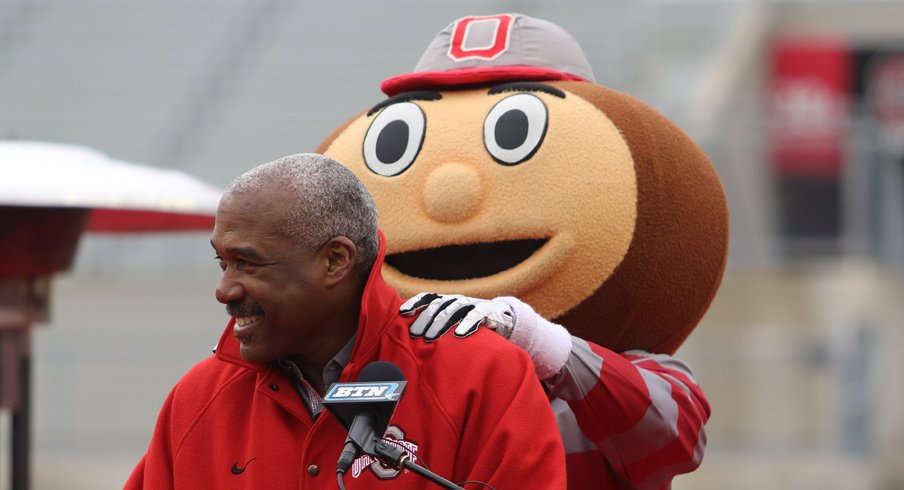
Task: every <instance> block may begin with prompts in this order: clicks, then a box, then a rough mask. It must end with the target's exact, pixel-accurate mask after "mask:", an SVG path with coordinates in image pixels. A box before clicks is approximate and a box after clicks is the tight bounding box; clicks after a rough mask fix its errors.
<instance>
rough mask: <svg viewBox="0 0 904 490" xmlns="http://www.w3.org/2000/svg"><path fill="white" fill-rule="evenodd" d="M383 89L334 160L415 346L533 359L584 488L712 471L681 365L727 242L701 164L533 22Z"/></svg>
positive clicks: (511, 26)
mask: <svg viewBox="0 0 904 490" xmlns="http://www.w3.org/2000/svg"><path fill="white" fill-rule="evenodd" d="M381 88H382V90H383V92H384V93H386V94H387V95H388V98H387V99H386V100H383V101H382V102H379V103H378V104H376V105H375V106H374V107H372V108H371V109H369V110H365V111H363V112H362V113H360V114H358V115H357V116H354V117H352V118H351V119H350V120H349V121H347V122H346V123H345V124H344V125H342V126H341V127H339V128H338V129H336V130H335V131H334V132H333V134H332V135H330V136H329V137H328V138H327V139H326V140H325V141H324V142H323V143H322V144H321V145H320V147H319V148H318V151H319V152H321V153H324V154H326V155H328V156H330V157H332V158H335V159H336V160H338V161H340V162H343V163H345V164H346V165H347V166H349V167H350V168H351V169H352V170H353V171H354V172H355V173H356V174H357V175H358V176H359V177H360V178H361V180H362V181H363V182H364V183H365V184H366V185H367V187H368V188H369V189H370V191H371V192H372V193H373V195H374V198H375V200H376V202H377V206H378V208H379V211H380V219H381V228H382V229H383V231H384V233H385V234H386V236H387V242H388V244H387V258H386V265H385V269H384V275H385V277H386V279H387V280H388V281H389V283H390V284H392V285H393V286H394V287H395V288H397V289H398V290H399V292H400V293H401V294H402V295H403V296H413V297H412V298H411V299H410V300H409V301H407V302H406V303H405V304H404V305H403V311H402V312H403V313H404V314H409V315H414V314H418V315H419V317H418V319H417V320H416V321H415V322H414V323H413V324H412V327H411V333H412V335H414V336H423V337H425V339H426V340H427V341H433V340H436V339H437V338H438V337H439V336H440V335H443V333H445V332H446V331H447V330H453V331H454V334H455V336H458V337H465V336H467V335H469V334H470V333H473V332H474V331H475V330H476V329H477V328H478V327H479V326H483V327H484V328H489V329H491V330H494V331H495V332H496V333H498V334H500V335H503V336H505V337H506V338H508V339H509V340H511V341H512V342H514V343H516V344H517V345H519V346H520V347H521V348H523V349H524V350H526V351H527V352H528V353H529V354H530V355H531V357H532V358H533V359H534V363H535V367H536V371H537V376H538V378H539V379H540V380H541V381H542V382H543V384H544V386H545V387H546V389H547V390H548V392H549V395H550V400H551V403H552V408H553V411H554V412H555V413H556V416H557V420H558V423H559V426H560V430H561V434H562V438H563V441H564V443H565V448H566V453H567V454H566V456H567V461H568V478H569V488H574V489H579V488H580V489H586V488H668V487H669V486H670V484H671V481H672V479H673V478H674V476H675V475H677V474H680V473H685V472H689V471H692V470H693V469H695V468H696V467H697V466H698V465H699V464H700V461H701V459H702V457H703V449H704V446H705V439H706V438H705V433H704V430H703V426H704V423H705V422H706V420H707V418H708V417H709V405H708V403H707V401H706V398H705V396H704V395H703V392H702V391H701V389H700V387H699V386H698V385H697V383H696V381H695V380H694V378H693V375H692V373H691V371H690V369H688V367H687V366H686V365H685V364H684V363H682V362H681V361H679V360H677V359H676V358H674V357H672V355H673V354H674V352H675V351H676V349H678V347H679V346H680V345H681V343H682V342H683V341H684V340H685V339H686V338H687V336H688V335H689V334H690V333H691V332H692V330H693V329H694V328H695V326H696V325H697V323H698V322H699V320H700V318H701V317H702V316H703V314H704V312H705V311H706V309H707V308H708V307H709V305H710V303H711V301H712V299H713V297H714V295H715V293H716V290H717V289H718V287H719V283H720V281H721V278H722V273H723V271H724V268H725V261H726V257H727V246H728V211H727V206H726V200H725V196H724V193H723V190H722V186H721V184H720V181H719V178H718V176H717V175H716V172H715V170H714V169H713V167H712V165H711V164H710V162H709V160H708V158H707V157H706V155H705V154H704V153H703V151H702V150H701V149H700V148H699V147H698V146H697V145H696V144H695V143H694V142H693V141H691V139H690V138H689V137H688V136H687V135H686V134H685V133H684V132H683V131H682V130H681V129H679V128H678V127H677V126H675V125H674V124H673V123H671V122H670V121H669V120H668V119H666V118H665V117H664V116H662V115H661V114H659V113H658V112H656V111H655V110H653V109H652V108H650V107H649V106H648V105H646V104H644V103H642V102H640V101H638V100H637V99H634V98H632V97H631V96H628V95H626V94H624V93H621V92H619V91H616V90H612V89H609V88H606V87H603V86H600V85H598V84H596V83H595V81H594V76H593V72H592V70H591V68H590V66H589V63H588V61H587V59H586V57H585V56H584V53H583V52H582V50H581V48H580V47H579V45H578V44H577V42H576V41H575V40H574V39H573V38H572V37H571V36H570V35H569V34H568V33H567V32H566V31H565V30H563V29H562V28H561V27H559V26H557V25H555V24H552V23H550V22H547V21H544V20H541V19H536V18H532V17H529V16H526V15H521V14H501V15H492V16H480V17H464V18H461V19H458V20H456V21H455V22H453V23H451V24H450V25H449V26H447V27H446V28H445V29H444V30H443V31H441V32H440V33H439V34H438V35H437V37H436V38H435V39H434V40H433V42H432V43H431V44H430V45H429V46H428V48H427V50H426V52H425V53H424V54H423V56H422V57H421V59H420V61H419V62H418V64H417V66H416V67H415V70H414V71H413V72H412V73H407V74H402V75H399V76H395V77H392V78H389V79H387V80H386V81H384V82H383V84H382V86H381ZM424 291H427V293H424ZM451 293H457V294H451ZM481 298H493V299H481ZM516 298H518V299H516ZM462 341H463V342H466V341H467V340H462ZM474 355H481V354H480V353H479V352H475V354H474ZM449 376H455V373H449ZM525 450H528V448H525Z"/></svg>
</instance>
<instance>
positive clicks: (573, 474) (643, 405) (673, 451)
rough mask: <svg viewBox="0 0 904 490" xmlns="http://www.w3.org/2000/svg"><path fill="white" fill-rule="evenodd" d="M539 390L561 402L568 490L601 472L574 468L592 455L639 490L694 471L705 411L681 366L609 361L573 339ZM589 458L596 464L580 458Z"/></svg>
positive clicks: (652, 359)
mask: <svg viewBox="0 0 904 490" xmlns="http://www.w3.org/2000/svg"><path fill="white" fill-rule="evenodd" d="M545 383H546V386H547V388H548V389H549V390H550V393H551V395H553V396H554V397H556V398H558V399H560V400H561V401H559V400H554V401H553V407H554V410H555V411H556V412H557V417H558V422H559V426H560V431H561V433H562V438H563V442H564V443H565V449H566V455H574V456H575V458H570V459H569V466H570V468H569V487H570V488H582V487H580V486H572V485H571V483H572V480H573V479H575V478H579V479H583V478H584V477H589V475H591V474H593V473H599V472H600V470H599V468H597V469H596V470H595V471H593V470H591V469H590V468H588V471H586V472H585V471H582V470H581V469H580V468H578V467H577V466H580V464H581V463H580V462H581V461H584V462H585V463H587V466H591V464H590V463H591V462H592V461H594V460H598V459H599V455H601V456H602V458H603V459H604V460H605V461H606V463H607V465H608V466H609V468H608V469H607V471H605V473H606V474H609V475H611V476H612V477H614V478H617V479H618V480H620V481H621V483H623V484H626V485H629V486H630V487H633V488H638V489H647V488H649V489H661V488H669V487H670V485H671V481H672V479H673V478H674V477H675V476H676V475H679V474H681V473H687V472H690V471H693V470H694V469H695V468H697V467H698V466H699V465H700V462H701V460H702V458H703V449H704V447H705V445H706V434H705V431H704V427H703V426H704V424H705V423H706V421H707V419H708V418H709V415H710V408H709V403H708V402H707V401H706V398H705V396H704V395H703V392H702V390H701V389H700V387H699V386H698V385H697V382H696V381H695V379H694V377H693V374H692V373H691V370H690V369H689V368H688V366H687V365H686V364H684V363H683V362H681V361H680V360H678V359H675V358H674V357H671V356H668V355H665V354H651V353H648V352H643V351H628V352H624V353H616V352H613V351H611V350H609V349H606V348H604V347H600V346H598V345H596V344H593V343H590V342H587V341H585V340H582V339H579V338H577V337H572V349H571V353H570V355H569V358H568V360H567V362H566V363H565V366H564V367H563V368H562V370H561V371H559V373H558V374H557V375H556V376H554V377H552V378H550V379H548V380H546V381H545ZM563 401H564V403H563ZM592 452H595V453H597V456H590V457H589V459H588V457H587V456H579V455H587V454H590V453H592ZM573 462H577V464H575V465H572V463H573ZM572 466H574V467H572ZM574 483H577V482H574ZM587 483H590V482H589V481H588V482H587ZM598 483H599V480H597V484H598Z"/></svg>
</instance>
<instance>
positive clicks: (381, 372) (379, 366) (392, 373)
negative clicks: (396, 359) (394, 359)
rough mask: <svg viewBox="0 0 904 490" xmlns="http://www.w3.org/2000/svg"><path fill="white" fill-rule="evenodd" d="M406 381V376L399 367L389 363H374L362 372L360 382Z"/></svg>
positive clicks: (359, 377)
mask: <svg viewBox="0 0 904 490" xmlns="http://www.w3.org/2000/svg"><path fill="white" fill-rule="evenodd" d="M371 381H405V375H404V374H402V370H401V369H399V367H398V366H396V365H395V364H393V363H391V362H389V361H374V362H372V363H370V364H368V365H366V366H364V369H362V370H361V374H359V375H358V382H362V383H363V382H371Z"/></svg>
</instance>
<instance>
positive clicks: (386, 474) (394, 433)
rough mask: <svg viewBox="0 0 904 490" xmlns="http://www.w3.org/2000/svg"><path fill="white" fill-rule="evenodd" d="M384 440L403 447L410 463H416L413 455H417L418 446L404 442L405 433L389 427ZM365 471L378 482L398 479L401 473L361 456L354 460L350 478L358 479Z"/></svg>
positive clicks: (367, 455) (393, 426) (415, 456)
mask: <svg viewBox="0 0 904 490" xmlns="http://www.w3.org/2000/svg"><path fill="white" fill-rule="evenodd" d="M384 439H386V440H388V441H391V442H392V443H395V444H398V445H399V446H401V447H403V448H404V449H405V452H407V453H408V457H409V458H410V459H411V461H412V462H417V455H416V454H415V453H417V450H418V445H417V443H415V442H413V441H407V440H405V432H404V431H403V430H402V429H400V428H399V427H397V426H395V425H390V426H389V427H388V428H387V429H386V435H385V436H384ZM367 470H370V471H371V473H373V474H374V476H376V477H377V478H378V479H380V480H391V479H393V478H396V477H398V476H399V473H401V471H399V470H397V469H395V468H392V467H391V466H387V465H385V464H383V463H382V462H380V460H378V459H377V458H375V457H373V456H371V455H369V454H362V455H361V456H358V458H357V459H355V461H354V463H352V477H354V478H358V477H359V476H361V473H364V472H365V471H367Z"/></svg>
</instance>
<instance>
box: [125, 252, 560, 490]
mask: <svg viewBox="0 0 904 490" xmlns="http://www.w3.org/2000/svg"><path fill="white" fill-rule="evenodd" d="M383 253H384V251H383V247H382V246H381V251H380V257H379V258H378V260H377V263H376V264H375V265H374V267H373V271H374V272H372V273H371V276H370V278H369V279H368V284H367V287H366V288H365V291H364V297H363V299H362V308H361V311H362V313H361V319H360V323H359V326H358V334H357V337H356V341H355V346H354V350H353V352H352V357H351V360H350V362H349V364H348V365H347V366H346V368H345V369H344V370H343V372H342V381H354V380H355V379H357V377H358V374H359V372H360V371H361V369H363V368H364V366H366V365H367V364H368V363H370V362H372V361H375V360H385V361H390V362H393V363H395V364H396V365H398V366H399V368H400V369H401V370H402V373H403V374H404V376H405V378H406V380H407V381H408V385H407V388H406V391H405V393H404V395H403V396H402V399H401V401H400V402H399V404H398V407H397V409H396V412H395V415H394V416H393V418H392V420H391V421H390V427H389V429H388V431H387V437H391V438H395V439H397V440H399V441H400V442H401V443H402V444H404V445H405V446H406V447H408V448H409V450H411V451H413V453H414V455H415V457H416V458H417V459H418V462H419V463H421V464H422V465H426V466H427V467H429V468H430V469H431V470H432V471H433V472H435V473H437V474H438V475H440V476H442V477H444V478H446V479H449V480H451V481H453V482H463V481H465V480H479V481H483V482H486V483H489V484H491V485H493V487H495V488H496V489H497V490H503V489H525V488H529V489H563V488H565V487H566V481H565V478H566V477H565V471H566V470H565V456H564V449H563V445H562V441H561V438H560V436H559V432H558V429H557V427H556V423H555V418H554V416H553V413H552V410H551V409H550V405H549V401H548V399H547V397H546V396H545V395H544V392H543V390H542V388H541V386H540V384H539V382H538V381H537V378H536V376H535V375H534V369H533V365H532V362H531V360H530V358H529V357H528V356H527V354H525V353H524V352H523V351H522V350H521V349H519V348H518V347H516V346H515V345H514V344H511V343H510V342H508V341H507V340H505V339H503V338H502V337H500V336H498V335H496V334H494V333H493V332H484V331H481V332H478V333H477V334H475V335H473V336H472V338H471V339H469V341H468V342H436V343H432V344H427V343H425V342H423V341H421V340H413V339H411V338H410V337H409V335H408V324H409V323H410V322H411V319H408V318H403V317H401V316H399V315H398V310H399V305H400V303H401V300H400V298H399V297H398V295H397V294H396V292H395V291H394V290H393V289H392V288H391V287H389V286H388V285H387V284H386V283H385V282H384V281H383V278H382V276H381V274H380V272H379V271H380V269H381V267H382V258H383ZM346 435H347V431H346V430H345V428H343V427H342V425H341V424H340V423H339V422H338V421H337V419H336V418H334V417H333V415H332V414H330V413H329V412H327V411H324V412H323V413H322V414H321V415H320V416H319V417H318V418H317V420H316V421H312V420H311V416H310V415H309V413H308V411H307V410H306V409H305V407H304V406H303V404H302V400H301V398H300V397H299V395H298V394H297V393H296V392H295V390H294V389H293V386H292V382H291V381H290V380H289V379H288V378H287V377H286V376H285V375H284V374H283V372H282V371H281V370H280V369H279V368H278V367H276V366H261V365H254V364H250V363H248V362H245V361H244V360H243V359H242V358H241V356H240V355H239V346H238V342H237V341H236V340H235V339H234V338H233V336H232V323H231V322H230V324H229V325H228V326H227V328H226V331H225V332H224V333H223V335H222V337H221V338H220V343H219V345H218V347H217V351H216V356H212V357H210V358H208V359H206V360H204V361H202V362H200V363H199V364H198V365H196V366H195V367H194V368H192V369H191V370H190V371H189V372H188V373H187V374H186V375H185V376H184V377H183V378H182V379H181V380H180V381H179V382H178V383H177V384H176V386H175V387H174V388H173V390H172V392H171V393H170V394H169V396H168V397H167V399H166V402H165V403H164V405H163V408H162V410H161V412H160V416H159V418H158V420H157V426H156V429H155V431H154V436H153V439H152V440H151V443H150V447H149V448H148V452H147V454H146V455H145V456H144V457H143V458H142V460H141V461H140V462H139V463H138V466H137V467H136V468H135V470H134V471H133V473H132V475H131V477H130V478H129V480H128V482H127V483H126V486H125V488H127V489H139V488H149V489H154V490H157V489H164V488H183V489H196V488H214V489H224V488H249V489H268V490H269V489H283V488H293V489H313V488H317V489H336V488H338V485H337V482H336V473H335V472H336V461H337V460H338V458H339V454H340V452H341V451H342V446H343V443H344V442H345V437H346ZM381 480H385V481H381ZM345 485H346V487H347V488H348V489H349V490H353V489H373V490H376V489H380V488H387V489H390V488H391V489H408V488H423V489H433V488H438V487H437V486H436V485H435V484H433V483H431V482H429V481H427V480H426V479H424V478H423V477H421V476H419V475H416V474H414V473H410V472H409V471H407V470H405V471H403V472H402V473H401V474H399V473H398V472H396V471H394V470H391V469H388V468H385V467H383V466H381V465H380V464H379V463H375V462H374V461H373V460H371V459H369V457H367V456H363V457H359V458H358V459H357V460H356V461H355V464H354V465H353V467H352V469H351V470H350V471H349V472H348V473H347V474H346V476H345ZM465 488H467V489H469V490H471V489H476V488H479V487H478V486H476V485H471V484H469V485H467V486H465Z"/></svg>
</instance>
